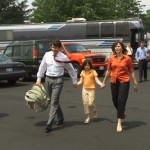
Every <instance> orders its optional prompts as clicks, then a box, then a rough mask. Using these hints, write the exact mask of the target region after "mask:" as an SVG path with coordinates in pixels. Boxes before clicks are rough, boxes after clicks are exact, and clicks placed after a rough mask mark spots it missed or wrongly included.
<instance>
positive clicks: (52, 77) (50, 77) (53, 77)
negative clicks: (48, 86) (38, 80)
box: [46, 75, 63, 79]
mask: <svg viewBox="0 0 150 150" xmlns="http://www.w3.org/2000/svg"><path fill="white" fill-rule="evenodd" d="M46 77H48V78H49V79H58V78H62V77H63V76H56V77H55V76H48V75H46Z"/></svg>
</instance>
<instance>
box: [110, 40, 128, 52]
mask: <svg viewBox="0 0 150 150" xmlns="http://www.w3.org/2000/svg"><path fill="white" fill-rule="evenodd" d="M117 44H120V45H121V47H122V53H123V54H126V53H127V49H126V47H125V45H124V44H123V43H122V42H120V41H117V42H115V43H114V44H113V45H112V46H111V49H112V51H113V53H114V54H116V51H115V47H116V46H117Z"/></svg>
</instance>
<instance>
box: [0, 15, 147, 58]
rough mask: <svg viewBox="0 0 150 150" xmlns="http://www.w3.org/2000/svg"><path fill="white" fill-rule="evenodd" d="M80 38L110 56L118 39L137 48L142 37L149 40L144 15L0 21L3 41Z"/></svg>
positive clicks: (0, 36)
mask: <svg viewBox="0 0 150 150" xmlns="http://www.w3.org/2000/svg"><path fill="white" fill-rule="evenodd" d="M55 38H58V39H60V40H63V41H71V42H80V43H82V44H83V45H85V47H86V48H88V49H91V50H92V51H95V52H98V53H102V54H105V55H107V57H109V56H110V55H111V53H112V51H111V45H112V44H113V43H114V42H115V41H123V42H124V43H125V44H127V43H131V46H132V48H133V50H134V52H133V58H134V53H135V50H136V49H137V47H138V43H139V41H141V40H144V41H146V42H147V36H146V31H145V28H144V25H143V23H142V20H141V19H138V18H131V19H122V20H100V21H86V20H85V19H83V20H82V19H72V20H71V21H68V22H59V23H58V22H57V23H40V24H15V25H0V42H3V41H24V40H44V39H46V40H47V39H49V40H53V39H55Z"/></svg>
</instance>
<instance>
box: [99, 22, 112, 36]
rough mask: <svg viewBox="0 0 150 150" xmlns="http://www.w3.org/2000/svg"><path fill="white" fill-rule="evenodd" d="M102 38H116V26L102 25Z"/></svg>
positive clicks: (110, 24)
mask: <svg viewBox="0 0 150 150" xmlns="http://www.w3.org/2000/svg"><path fill="white" fill-rule="evenodd" d="M101 37H114V24H113V23H102V24H101Z"/></svg>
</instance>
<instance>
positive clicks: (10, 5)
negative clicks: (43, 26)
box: [0, 0, 31, 24]
mask: <svg viewBox="0 0 150 150" xmlns="http://www.w3.org/2000/svg"><path fill="white" fill-rule="evenodd" d="M26 3H27V0H24V1H22V2H21V3H19V2H18V0H5V1H1V3H0V24H17V23H23V22H24V20H25V19H26V16H27V15H28V13H29V12H30V11H31V10H25V8H26V6H27V5H26Z"/></svg>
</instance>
